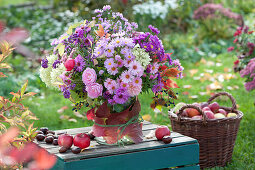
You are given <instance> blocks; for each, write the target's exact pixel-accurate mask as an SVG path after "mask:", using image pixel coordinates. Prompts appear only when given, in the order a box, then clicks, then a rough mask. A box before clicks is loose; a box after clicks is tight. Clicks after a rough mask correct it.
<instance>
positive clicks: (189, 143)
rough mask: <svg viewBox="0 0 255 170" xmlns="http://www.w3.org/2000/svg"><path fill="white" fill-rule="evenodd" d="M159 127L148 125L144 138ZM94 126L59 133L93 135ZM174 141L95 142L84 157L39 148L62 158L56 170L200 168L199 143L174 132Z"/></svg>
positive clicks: (144, 126) (51, 148)
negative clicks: (119, 144)
mask: <svg viewBox="0 0 255 170" xmlns="http://www.w3.org/2000/svg"><path fill="white" fill-rule="evenodd" d="M156 127H157V125H155V124H151V123H150V122H144V124H143V135H144V136H146V135H147V134H149V133H150V132H151V130H155V129H156ZM90 130H91V127H84V128H75V129H65V130H57V131H55V132H57V133H60V132H67V133H68V134H72V135H75V134H77V133H81V132H89V131H90ZM171 136H172V138H173V140H172V142H171V143H170V144H164V143H163V142H162V141H157V140H156V138H155V137H153V138H150V139H146V138H144V141H143V142H142V143H139V144H131V145H125V146H124V147H123V146H120V147H119V146H107V145H99V144H97V143H96V141H94V140H93V141H91V145H90V147H89V148H88V149H86V150H85V151H83V152H82V153H80V154H73V153H72V152H71V151H70V150H69V151H67V152H66V153H59V152H58V150H59V146H54V145H48V144H46V143H45V142H40V143H39V145H40V146H41V147H43V148H45V149H47V150H48V152H50V153H52V154H55V155H56V156H57V158H58V161H57V163H56V165H55V166H54V167H53V168H52V169H56V170H61V169H63V170H80V169H86V170H87V169H99V170H100V169H102V170H126V169H130V170H136V169H137V170H143V169H145V170H149V169H163V168H170V169H176V170H193V169H194V170H197V169H200V168H199V165H198V162H199V145H198V142H197V140H195V139H193V138H190V137H187V136H183V135H181V134H179V133H176V132H172V133H171Z"/></svg>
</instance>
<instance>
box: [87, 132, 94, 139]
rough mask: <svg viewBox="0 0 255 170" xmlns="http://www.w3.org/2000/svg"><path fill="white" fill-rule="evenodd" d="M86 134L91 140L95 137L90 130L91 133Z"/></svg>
mask: <svg viewBox="0 0 255 170" xmlns="http://www.w3.org/2000/svg"><path fill="white" fill-rule="evenodd" d="M88 135H89V138H90V139H91V140H93V139H95V136H94V135H93V134H92V132H91V133H88Z"/></svg>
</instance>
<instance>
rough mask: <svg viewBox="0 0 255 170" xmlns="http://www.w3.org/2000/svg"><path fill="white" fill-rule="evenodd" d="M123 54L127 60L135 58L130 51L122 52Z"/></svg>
mask: <svg viewBox="0 0 255 170" xmlns="http://www.w3.org/2000/svg"><path fill="white" fill-rule="evenodd" d="M124 56H125V58H126V59H127V60H134V59H135V56H134V55H133V54H132V53H131V52H130V53H126V54H124Z"/></svg>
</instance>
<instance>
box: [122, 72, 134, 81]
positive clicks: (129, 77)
mask: <svg viewBox="0 0 255 170" xmlns="http://www.w3.org/2000/svg"><path fill="white" fill-rule="evenodd" d="M133 78H134V76H133V75H132V74H131V72H130V71H124V72H123V73H122V74H121V75H120V79H121V80H122V82H124V83H129V82H131V81H132V80H133Z"/></svg>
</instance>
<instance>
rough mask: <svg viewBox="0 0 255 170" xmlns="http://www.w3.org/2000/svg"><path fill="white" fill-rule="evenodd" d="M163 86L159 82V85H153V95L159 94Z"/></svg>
mask: <svg viewBox="0 0 255 170" xmlns="http://www.w3.org/2000/svg"><path fill="white" fill-rule="evenodd" d="M163 86H164V84H163V83H161V82H160V83H158V84H156V85H154V86H153V87H152V89H151V90H152V91H153V93H156V92H159V91H160V90H161V89H162V87H163Z"/></svg>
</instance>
